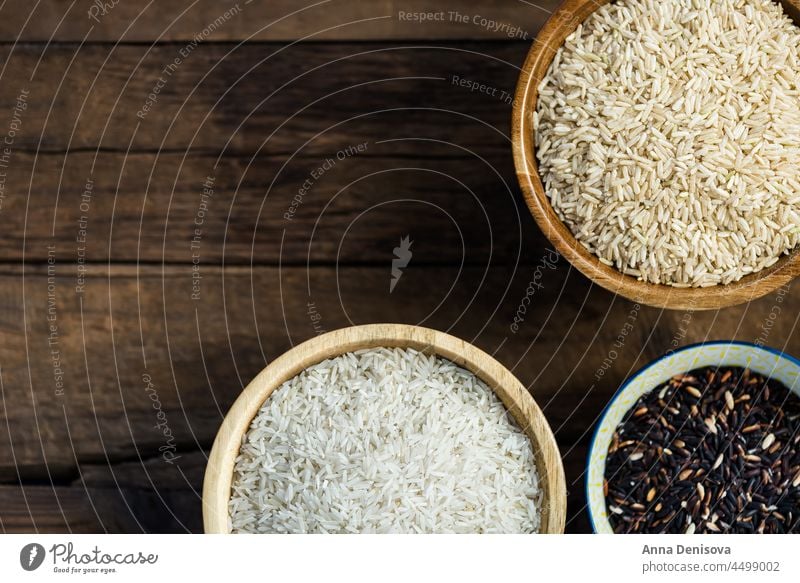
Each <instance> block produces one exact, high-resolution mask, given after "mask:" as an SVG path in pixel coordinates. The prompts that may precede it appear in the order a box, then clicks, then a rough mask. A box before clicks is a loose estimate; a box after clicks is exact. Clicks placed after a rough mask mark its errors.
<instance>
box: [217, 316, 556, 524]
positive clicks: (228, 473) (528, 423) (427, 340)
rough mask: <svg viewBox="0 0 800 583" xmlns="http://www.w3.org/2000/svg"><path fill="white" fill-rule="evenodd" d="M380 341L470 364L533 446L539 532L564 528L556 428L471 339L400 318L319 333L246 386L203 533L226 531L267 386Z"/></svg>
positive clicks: (229, 425)
mask: <svg viewBox="0 0 800 583" xmlns="http://www.w3.org/2000/svg"><path fill="white" fill-rule="evenodd" d="M381 346H386V347H397V346H400V347H412V348H416V349H418V350H425V351H428V352H429V353H435V354H437V355H439V356H442V357H444V358H447V359H448V360H451V361H452V362H454V363H456V364H458V365H459V366H462V367H464V368H466V369H467V370H470V371H471V372H472V373H474V374H475V375H476V376H478V377H479V378H480V379H481V380H483V381H484V382H485V383H486V384H487V385H488V386H489V387H490V388H491V389H492V390H493V391H494V392H495V394H496V395H497V396H498V397H499V398H500V399H501V400H502V401H503V404H504V405H505V406H506V409H507V410H508V411H509V413H511V414H512V416H513V417H514V418H515V420H516V421H517V423H518V424H519V425H520V426H521V427H522V428H523V430H524V432H525V434H526V435H527V436H528V438H529V439H530V440H531V442H532V444H533V445H534V454H535V458H536V469H537V472H538V474H539V481H540V484H539V485H540V488H541V489H542V506H541V525H540V530H539V532H541V533H563V532H564V526H565V523H566V506H567V491H566V480H565V477H564V466H563V463H562V460H561V455H560V453H559V450H558V445H557V444H556V440H555V437H554V435H553V432H552V430H551V428H550V426H549V424H548V423H547V420H546V419H545V417H544V414H543V413H542V411H541V409H540V408H539V406H538V405H537V404H536V402H535V400H534V399H533V397H532V396H531V394H530V393H529V392H528V391H527V390H526V389H525V387H524V386H523V385H522V383H521V382H520V381H519V380H518V379H517V378H516V377H515V376H514V375H513V374H512V373H511V371H509V370H508V369H507V368H505V367H504V366H503V365H502V364H501V363H499V362H498V361H497V360H496V359H495V358H494V357H492V356H491V355H489V354H487V353H486V352H484V351H483V350H481V349H479V348H477V347H476V346H474V345H472V344H470V343H469V342H466V341H464V340H461V339H459V338H456V337H455V336H451V335H450V334H446V333H444V332H440V331H438V330H433V329H430V328H423V327H420V326H412V325H405V324H368V325H362V326H352V327H348V328H342V329H339V330H334V331H331V332H327V333H325V334H321V335H319V336H316V337H314V338H312V339H310V340H307V341H306V342H303V343H302V344H298V345H297V346H295V347H293V348H291V349H290V350H288V351H287V352H285V353H284V354H282V355H281V356H279V357H278V358H276V359H275V360H274V361H272V362H271V363H270V364H269V365H268V366H267V367H266V368H264V369H263V370H262V371H261V372H260V373H259V374H258V375H257V376H256V377H255V378H254V379H253V380H252V381H251V382H250V383H249V384H248V385H247V387H245V389H244V390H243V391H242V393H241V394H240V395H239V397H238V398H237V399H236V401H235V402H234V404H233V406H232V407H231V409H230V410H229V411H228V413H227V415H226V416H225V419H224V420H223V423H222V425H221V427H220V429H219V431H218V433H217V436H216V439H215V440H214V445H213V447H212V449H211V454H210V456H209V458H208V465H207V467H206V473H205V478H204V481H203V497H202V502H203V526H204V530H205V532H206V533H215V534H221V533H228V532H229V529H228V500H229V498H230V490H231V483H232V479H233V468H234V462H235V458H236V456H237V455H238V453H239V449H240V447H241V441H242V436H243V435H244V434H245V432H246V431H247V429H248V427H249V426H250V423H251V422H252V420H253V418H254V417H255V415H256V414H257V412H258V410H259V408H260V407H261V405H262V404H263V403H264V402H265V401H266V400H267V398H268V397H269V396H270V395H271V394H272V392H273V391H274V390H275V389H277V388H278V387H279V386H280V385H281V384H283V383H284V382H285V381H287V380H289V379H291V378H293V377H294V376H296V375H297V374H299V373H300V372H301V371H302V370H304V369H306V368H308V367H309V366H312V365H314V364H317V363H319V362H322V361H323V360H325V359H326V358H331V357H334V356H338V355H341V354H344V353H346V352H352V351H354V350H359V349H362V348H372V347H375V348H377V347H381ZM523 421H524V422H523Z"/></svg>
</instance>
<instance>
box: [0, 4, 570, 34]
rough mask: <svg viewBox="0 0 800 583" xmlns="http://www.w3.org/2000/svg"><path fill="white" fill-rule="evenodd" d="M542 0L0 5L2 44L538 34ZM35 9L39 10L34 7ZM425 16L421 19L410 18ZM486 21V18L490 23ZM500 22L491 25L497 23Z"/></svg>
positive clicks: (545, 11) (546, 8) (544, 11)
mask: <svg viewBox="0 0 800 583" xmlns="http://www.w3.org/2000/svg"><path fill="white" fill-rule="evenodd" d="M102 4H107V5H108V8H106V9H105V10H103V9H101V5H102ZM557 4H558V2H557V1H556V0H538V1H537V2H523V1H514V0H512V1H508V0H484V1H483V2H481V3H480V4H479V5H476V4H475V3H474V2H469V1H467V0H446V1H444V2H438V3H436V4H431V3H430V2H426V1H424V0H379V1H371V2H352V1H347V0H308V1H305V2H296V1H292V0H269V1H260V0H224V1H222V2H220V1H215V0H199V1H190V0H170V1H163V0H162V1H159V2H124V1H123V2H110V1H108V0H106V1H105V2H97V3H96V2H94V0H79V1H78V2H73V1H72V0H50V1H48V2H42V3H35V4H34V3H31V2H26V1H24V0H9V1H7V2H5V3H3V7H2V9H0V42H9V41H12V42H13V41H15V40H18V41H22V42H30V41H47V40H48V39H50V38H51V37H52V36H55V38H56V39H57V40H61V41H81V40H83V39H84V38H87V39H88V40H89V41H93V42H97V41H106V42H117V41H118V40H123V41H126V42H144V41H156V40H158V41H189V40H192V39H194V38H195V37H196V36H200V37H201V38H202V39H203V40H209V41H240V40H242V41H243V40H250V41H286V40H292V41H293V40H299V39H311V40H337V41H343V40H378V39H391V40H406V39H478V38H479V39H495V40H506V39H508V38H509V35H511V36H515V37H519V38H522V39H524V38H525V37H527V38H528V39H531V38H533V36H534V35H535V34H536V31H537V30H538V28H539V27H540V26H541V25H542V23H544V20H545V19H546V18H547V16H548V15H549V14H550V12H551V11H552V10H553V9H554V8H555V7H556V5H557ZM34 6H35V8H34ZM419 13H425V14H429V15H431V16H432V17H430V18H426V19H424V20H421V19H420V18H419V17H417V18H416V19H415V18H414V17H413V16H412V15H414V14H419ZM486 21H489V22H486ZM495 22H496V23H497V24H493V23H495Z"/></svg>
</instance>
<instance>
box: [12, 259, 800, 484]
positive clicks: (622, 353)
mask: <svg viewBox="0 0 800 583" xmlns="http://www.w3.org/2000/svg"><path fill="white" fill-rule="evenodd" d="M558 263H559V262H556V265H557V266H558ZM543 265H545V264H543ZM22 269H23V268H21V267H6V268H5V270H6V273H7V274H6V275H2V276H0V302H2V303H0V331H2V334H0V366H1V367H2V381H3V384H2V389H3V392H2V403H3V411H2V417H3V419H2V421H3V422H4V423H3V424H4V425H6V426H7V428H8V429H7V431H4V432H0V481H6V482H13V481H17V480H19V479H22V480H26V479H44V480H50V479H66V478H72V477H74V475H75V471H76V470H75V468H77V467H78V466H79V465H80V464H82V463H108V462H109V461H110V462H115V461H118V460H130V461H134V462H135V461H138V460H140V459H149V458H154V457H158V456H159V455H160V454H161V455H162V460H163V461H162V463H166V464H169V463H170V462H171V461H172V460H171V456H174V455H177V454H178V453H179V452H181V451H193V450H197V449H199V448H208V447H210V445H211V442H212V441H213V437H214V435H215V432H216V429H217V427H218V426H219V423H220V421H221V419H222V416H223V414H224V412H225V411H226V410H227V408H228V407H229V406H230V405H231V403H232V402H233V400H234V399H235V398H236V396H237V395H238V394H239V391H240V388H241V387H242V386H243V385H244V384H246V383H247V382H248V381H249V380H250V379H251V378H252V377H253V376H254V375H255V374H256V373H257V372H258V371H259V370H260V369H261V368H262V367H263V366H264V365H265V363H267V362H268V361H270V360H271V359H273V358H275V357H276V356H277V355H279V354H280V353H282V352H283V351H285V350H286V349H287V348H289V347H290V346H291V345H293V344H295V343H297V342H300V341H302V340H304V339H307V338H309V337H311V336H312V335H314V334H315V333H317V332H319V331H322V330H330V329H333V328H338V327H341V326H345V325H348V324H349V323H351V322H352V323H367V322H381V321H399V322H405V323H422V324H424V325H428V326H431V327H435V328H438V329H442V330H449V331H451V332H453V333H455V334H456V335H458V336H460V337H462V338H465V339H468V340H472V341H474V343H476V344H477V345H478V346H479V347H481V348H483V349H485V350H487V351H488V352H490V353H493V354H495V355H496V356H497V358H498V359H499V360H500V361H501V362H503V363H504V364H505V365H507V366H508V367H509V368H511V369H512V370H513V372H514V373H515V374H517V376H518V377H519V378H520V379H521V380H522V382H523V383H524V384H525V385H526V386H528V387H529V388H530V390H531V392H532V394H533V395H534V397H535V398H536V399H537V401H538V402H539V404H540V405H541V406H542V407H543V409H544V411H545V414H546V415H547V417H548V419H549V420H550V423H551V425H552V426H553V429H554V431H556V433H557V435H558V436H559V439H560V440H561V442H562V444H567V446H569V444H574V443H579V442H582V441H584V440H586V439H588V436H589V435H590V430H591V427H592V425H593V423H594V421H595V419H596V417H597V416H598V415H599V413H600V412H601V410H602V408H603V406H604V405H605V404H606V402H607V401H608V399H609V398H610V396H611V395H612V394H613V392H614V390H615V389H616V388H617V386H618V385H619V384H620V383H621V381H622V380H623V379H624V378H625V377H627V376H628V375H629V374H631V373H632V372H633V371H634V370H635V369H636V368H637V367H639V366H641V365H643V364H645V363H646V362H648V361H649V360H651V359H652V358H654V357H656V356H658V355H660V354H661V353H663V352H664V351H665V350H667V349H668V348H670V347H671V346H672V344H673V343H675V344H676V345H681V344H685V343H688V342H692V341H698V340H703V339H707V338H738V339H741V340H754V339H756V338H758V337H759V336H760V335H762V333H763V330H762V327H763V326H764V325H765V324H764V323H765V322H766V323H770V324H768V325H769V326H770V328H769V334H768V335H767V338H766V340H764V341H765V342H766V343H767V344H769V345H773V346H777V347H779V348H784V349H786V350H787V351H788V352H790V353H795V354H796V353H798V352H800V346H798V341H797V338H796V335H795V334H794V326H795V323H796V319H797V314H798V313H799V312H798V309H797V308H798V305H797V304H798V303H800V299H798V298H797V295H796V294H795V295H792V294H791V293H789V294H788V295H786V296H785V299H784V300H783V301H782V302H781V303H776V301H775V296H773V297H767V298H764V299H762V300H759V301H757V302H753V303H752V304H750V305H749V306H740V307H737V308H732V309H728V310H725V311H722V312H718V313H713V312H712V313H699V314H693V315H690V318H689V319H688V323H687V322H686V318H685V317H684V315H683V314H681V313H680V312H677V313H673V312H661V311H659V310H653V309H648V308H644V307H642V308H638V309H637V308H636V306H635V305H633V304H631V303H630V302H627V301H623V300H620V299H617V298H614V297H613V296H612V295H610V294H608V293H607V292H605V291H603V290H600V289H597V288H593V287H591V286H590V284H589V283H588V282H587V280H585V279H584V278H583V277H581V276H580V275H577V274H575V273H574V271H572V272H571V271H570V270H568V269H567V268H566V267H565V266H564V264H563V260H560V266H559V267H558V268H557V269H550V268H549V267H546V266H545V267H540V268H539V271H538V272H537V271H536V268H524V269H520V270H517V271H516V272H515V271H514V268H513V266H498V267H494V268H491V269H489V270H488V272H484V270H483V269H482V268H476V267H466V268H464V269H463V270H460V271H459V269H458V268H448V267H425V266H416V265H415V264H414V262H413V258H412V262H411V263H410V264H409V266H408V268H407V269H406V270H405V272H404V274H403V276H402V278H401V280H400V281H399V283H398V284H397V287H396V288H395V289H394V291H393V292H391V293H390V291H389V281H390V266H389V265H386V266H385V267H372V268H357V267H340V268H338V270H337V269H336V268H314V269H311V270H306V269H304V268H302V267H293V268H283V269H278V268H268V267H263V268H256V269H254V270H253V271H252V272H250V270H249V269H247V268H233V267H231V268H226V269H224V270H221V269H218V268H202V269H201V270H200V272H199V273H200V275H201V278H202V279H201V280H200V286H199V289H198V290H197V293H198V297H199V299H197V300H193V299H192V293H193V289H192V284H193V281H192V270H191V268H190V266H181V267H164V268H163V269H162V268H160V267H155V268H151V267H146V268H145V267H142V268H140V270H139V271H138V278H137V270H136V268H135V267H114V268H112V272H111V276H110V277H109V273H103V272H100V271H96V272H94V273H92V274H91V275H90V276H89V277H88V281H87V283H86V285H85V289H84V291H83V292H82V293H81V294H76V293H75V290H74V274H73V273H72V272H71V270H67V271H62V270H60V267H59V265H58V264H57V265H56V266H55V275H54V276H53V277H54V279H53V280H52V281H51V282H48V277H47V276H46V275H47V274H46V272H45V273H42V271H43V270H44V269H45V267H44V266H43V267H41V268H39V270H40V273H38V274H36V273H32V271H31V270H32V269H35V268H32V267H25V268H24V269H25V270H26V275H25V276H24V277H21V276H20V275H19V272H20V271H21V270H22ZM531 281H533V282H534V283H533V284H530V282H531ZM23 284H24V288H23ZM539 284H541V285H542V288H541V289H539V288H538V287H537V286H538V285H539ZM507 287H508V290H507ZM526 290H529V291H526ZM49 293H51V294H52V298H54V300H55V311H54V312H53V311H51V308H52V306H48V294H49ZM529 293H530V294H531V295H528V294H529ZM23 298H24V300H23ZM524 298H528V299H527V300H525V301H524V302H523V299H524ZM526 305H527V308H525V307H523V309H524V310H526V311H525V313H524V314H522V311H521V310H520V308H519V306H526ZM775 306H778V307H779V309H780V310H782V312H781V313H782V314H783V317H781V318H777V319H775V318H774V317H772V316H771V314H773V313H774V312H773V310H774V309H775ZM53 314H55V315H54V316H53ZM520 314H521V315H520ZM515 315H516V316H517V322H516V323H517V326H516V327H515V328H512V325H513V324H514V323H515V321H514V318H515ZM48 317H54V318H55V320H54V321H48ZM520 318H522V321H520ZM51 324H54V325H55V326H56V332H55V335H53V334H51V331H50V330H49V326H50V325H51ZM53 338H55V339H57V343H56V344H51V341H52V339H53ZM762 340H763V338H762ZM54 349H55V350H57V351H58V352H57V353H55V354H54V353H53V350H54ZM56 369H60V372H59V371H58V370H56ZM58 374H61V375H62V376H63V378H62V379H60V380H61V381H63V385H59V384H58V383H59V379H58V378H56V377H57V375H58ZM178 465H179V466H180V462H178Z"/></svg>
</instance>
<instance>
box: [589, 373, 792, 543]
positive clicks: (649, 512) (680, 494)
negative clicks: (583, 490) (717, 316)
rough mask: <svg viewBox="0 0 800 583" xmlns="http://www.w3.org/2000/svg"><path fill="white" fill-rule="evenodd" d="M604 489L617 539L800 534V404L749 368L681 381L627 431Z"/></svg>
mask: <svg viewBox="0 0 800 583" xmlns="http://www.w3.org/2000/svg"><path fill="white" fill-rule="evenodd" d="M603 489H604V493H605V496H606V506H607V509H608V515H609V520H610V522H611V526H612V528H613V529H614V532H617V533H636V532H641V533H656V532H664V533H789V532H793V533H798V532H800V398H799V397H798V396H797V395H796V394H794V393H792V392H791V391H789V390H788V389H787V388H786V387H785V386H784V385H783V384H782V383H781V382H779V381H777V380H775V379H770V378H766V377H764V376H763V375H760V374H758V373H756V372H753V371H751V370H749V369H743V368H735V367H720V368H716V367H713V368H712V367H707V368H701V369H696V370H692V371H689V372H688V373H686V374H681V375H677V376H674V377H672V378H671V379H670V380H669V381H667V382H666V383H664V384H662V385H659V386H658V387H656V388H655V389H653V390H652V391H650V392H649V393H647V394H645V395H643V396H642V397H641V398H640V399H639V400H638V401H637V402H636V404H635V405H634V406H633V407H632V408H631V410H630V411H629V412H628V413H626V415H625V417H624V418H623V420H622V423H620V425H619V426H618V427H617V429H616V431H615V432H614V435H613V437H612V441H611V446H610V448H609V450H608V458H607V461H606V469H605V480H604V483H603Z"/></svg>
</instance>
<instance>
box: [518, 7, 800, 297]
mask: <svg viewBox="0 0 800 583" xmlns="http://www.w3.org/2000/svg"><path fill="white" fill-rule="evenodd" d="M610 1H611V0H566V1H565V2H564V3H563V4H561V6H560V7H559V8H558V10H556V11H555V12H554V13H553V14H552V16H551V17H550V19H549V20H548V21H547V23H546V24H545V25H544V27H543V28H542V30H541V31H540V32H539V35H538V36H537V37H536V40H535V41H534V43H533V45H532V46H531V49H530V51H529V52H528V57H527V58H526V59H525V64H524V65H523V67H522V72H521V73H520V77H519V82H518V84H517V91H516V96H515V99H514V106H513V112H512V130H511V141H512V146H513V150H514V164H515V166H516V168H517V179H518V180H519V183H520V186H521V187H522V192H523V193H524V195H525V201H526V203H527V205H528V208H529V209H530V211H531V213H532V214H533V218H534V219H535V220H536V222H537V223H538V225H539V228H540V229H541V230H542V231H543V232H544V234H545V236H546V237H547V238H548V239H549V240H550V242H551V243H552V244H553V245H554V246H555V248H556V250H557V251H558V252H559V253H560V254H561V255H563V256H564V257H565V258H566V259H567V260H568V261H569V262H570V263H571V264H572V265H574V266H575V267H576V268H577V269H578V270H579V271H580V272H581V273H583V274H584V275H585V276H586V277H588V278H589V279H591V280H592V281H593V282H595V283H596V284H598V285H600V286H602V287H604V288H605V289H607V290H609V291H611V292H613V293H616V294H620V295H622V296H624V297H626V298H628V299H630V300H633V301H636V302H639V303H643V304H647V305H650V306H655V307H658V308H670V309H674V310H711V309H719V308H723V307H727V306H733V305H736V304H740V303H743V302H747V301H750V300H754V299H757V298H760V297H762V296H764V295H766V294H768V293H770V292H772V291H774V290H776V289H777V288H779V287H781V286H783V285H785V284H787V283H789V282H790V281H791V280H792V279H794V278H795V277H797V276H798V275H800V253H799V252H797V251H795V252H793V253H792V254H790V255H786V256H784V257H782V258H781V259H780V260H779V261H778V262H777V263H776V264H775V265H773V266H772V267H770V268H767V269H764V270H762V271H759V272H758V273H754V274H751V275H748V276H745V277H743V278H742V279H741V280H739V281H738V282H735V283H731V284H728V285H717V286H714V287H706V288H676V287H672V286H669V285H659V284H653V283H645V282H642V281H639V280H638V279H636V278H635V277H633V276H630V275H625V274H623V273H622V272H620V271H618V270H617V269H615V268H613V267H609V266H608V265H605V264H604V263H602V262H601V261H600V260H599V259H598V258H597V256H595V255H594V254H593V253H591V252H590V251H589V250H588V249H586V247H584V246H583V245H582V244H581V243H580V242H579V241H578V240H576V239H575V237H574V236H573V234H572V232H571V231H570V230H569V227H567V226H566V225H565V224H564V223H562V222H561V220H560V219H559V218H558V216H557V215H556V213H555V211H554V210H553V207H552V206H551V205H550V201H549V199H548V198H547V195H546V194H545V191H544V186H543V185H542V181H541V179H540V177H539V170H538V166H537V162H536V154H535V152H536V144H535V143H534V133H533V112H534V111H535V110H536V99H537V97H538V87H539V83H540V82H541V81H542V79H543V78H544V76H545V74H546V73H547V69H548V68H549V67H550V64H551V63H552V61H553V58H554V57H555V54H556V51H557V50H558V49H559V47H561V45H562V44H563V43H564V40H565V39H566V38H567V36H569V35H570V34H572V33H573V32H574V31H575V29H577V28H578V25H579V24H580V23H581V22H583V21H584V20H585V19H586V18H587V17H588V16H589V15H590V14H591V13H592V12H594V11H595V10H597V9H598V8H600V7H601V6H603V5H604V4H608V3H609V2H610ZM780 4H782V5H783V7H784V10H785V11H786V13H787V14H788V15H789V16H790V17H791V18H792V19H793V20H794V22H795V23H798V24H800V0H782V1H781V2H780Z"/></svg>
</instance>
